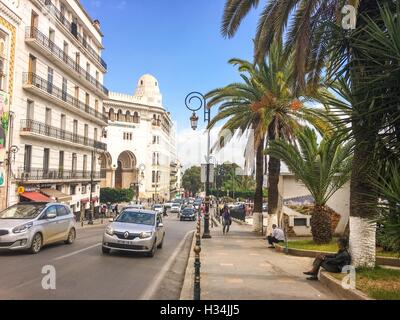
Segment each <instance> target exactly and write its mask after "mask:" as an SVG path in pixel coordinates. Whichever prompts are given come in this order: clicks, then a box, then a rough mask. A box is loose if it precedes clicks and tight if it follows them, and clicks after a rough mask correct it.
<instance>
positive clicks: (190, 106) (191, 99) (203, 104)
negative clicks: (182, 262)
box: [185, 92, 211, 239]
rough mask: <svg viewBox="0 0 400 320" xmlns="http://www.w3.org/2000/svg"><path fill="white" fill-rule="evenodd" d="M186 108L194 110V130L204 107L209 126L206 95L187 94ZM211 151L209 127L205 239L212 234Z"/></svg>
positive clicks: (208, 109)
mask: <svg viewBox="0 0 400 320" xmlns="http://www.w3.org/2000/svg"><path fill="white" fill-rule="evenodd" d="M196 100H197V101H198V102H200V104H198V105H197V106H196V105H195V104H194V103H193V102H194V101H196ZM185 105H186V108H188V109H189V110H190V111H192V112H193V114H192V116H191V117H190V124H191V126H192V129H193V130H197V127H198V122H199V117H198V116H197V115H196V112H197V111H199V110H201V109H203V108H204V121H205V122H206V123H207V127H208V126H209V125H210V122H211V110H210V108H208V107H207V103H206V99H205V97H204V96H203V95H202V94H201V93H199V92H192V93H190V94H189V95H187V97H186V99H185ZM210 153H211V138H210V129H207V157H206V160H207V169H206V214H205V217H204V233H203V239H211V234H210Z"/></svg>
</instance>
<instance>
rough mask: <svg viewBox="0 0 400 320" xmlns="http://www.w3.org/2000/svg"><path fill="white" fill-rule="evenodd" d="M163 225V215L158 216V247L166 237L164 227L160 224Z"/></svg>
mask: <svg viewBox="0 0 400 320" xmlns="http://www.w3.org/2000/svg"><path fill="white" fill-rule="evenodd" d="M162 223H163V220H162V216H161V214H157V222H156V230H157V231H156V232H157V245H159V244H160V243H161V241H162V240H163V237H164V227H160V224H162Z"/></svg>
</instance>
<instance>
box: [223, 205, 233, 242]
mask: <svg viewBox="0 0 400 320" xmlns="http://www.w3.org/2000/svg"><path fill="white" fill-rule="evenodd" d="M222 210H223V211H222V225H223V233H224V235H225V234H227V233H229V229H230V226H231V224H232V218H231V212H230V211H229V207H228V206H227V205H225V207H224V209H222Z"/></svg>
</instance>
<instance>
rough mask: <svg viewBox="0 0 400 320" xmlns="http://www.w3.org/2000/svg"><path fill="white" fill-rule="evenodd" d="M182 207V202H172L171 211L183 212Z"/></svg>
mask: <svg viewBox="0 0 400 320" xmlns="http://www.w3.org/2000/svg"><path fill="white" fill-rule="evenodd" d="M181 208H182V206H181V204H180V203H177V202H176V203H173V204H172V206H171V213H178V214H179V213H180V212H181Z"/></svg>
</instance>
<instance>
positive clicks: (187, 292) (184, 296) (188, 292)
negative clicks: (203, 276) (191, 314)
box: [179, 231, 196, 301]
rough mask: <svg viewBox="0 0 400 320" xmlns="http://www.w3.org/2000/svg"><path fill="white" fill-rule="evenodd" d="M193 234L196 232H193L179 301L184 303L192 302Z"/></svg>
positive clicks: (194, 238) (194, 239)
mask: <svg viewBox="0 0 400 320" xmlns="http://www.w3.org/2000/svg"><path fill="white" fill-rule="evenodd" d="M195 232H196V231H193V239H192V245H191V247H190V255H189V259H188V264H187V267H186V272H185V280H184V281H183V286H182V290H181V295H180V298H179V300H186V301H188V300H193V291H194V261H195V253H194V247H195V246H196V237H195Z"/></svg>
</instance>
